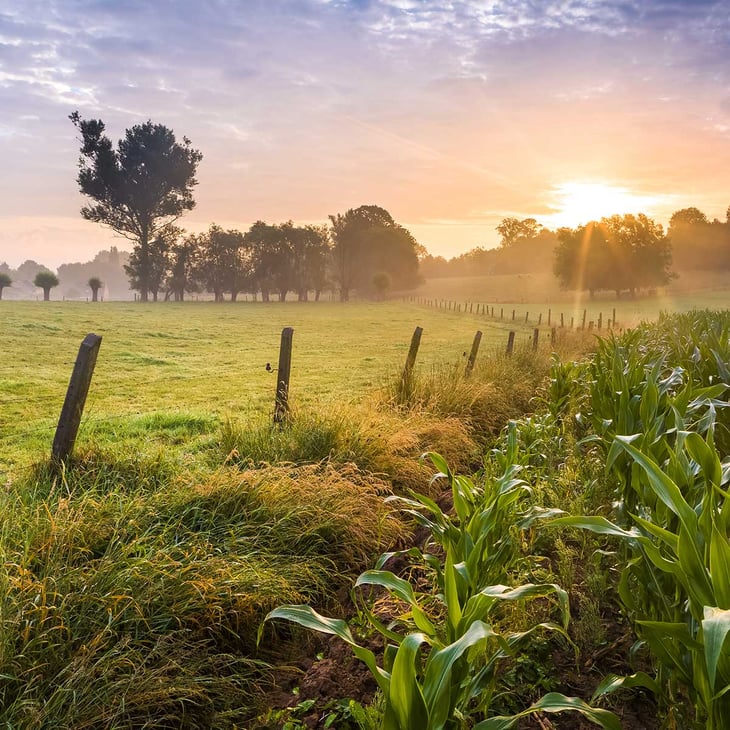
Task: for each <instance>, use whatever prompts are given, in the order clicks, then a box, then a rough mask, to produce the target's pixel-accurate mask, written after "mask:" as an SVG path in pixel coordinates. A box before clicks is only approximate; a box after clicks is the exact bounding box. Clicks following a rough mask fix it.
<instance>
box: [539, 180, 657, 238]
mask: <svg viewBox="0 0 730 730" xmlns="http://www.w3.org/2000/svg"><path fill="white" fill-rule="evenodd" d="M550 197H551V202H550V203H549V207H550V208H552V209H553V210H554V211H555V212H554V213H551V214H549V215H547V216H543V218H542V221H541V222H543V225H546V226H548V227H550V228H560V227H562V226H568V227H570V228H575V227H576V226H579V225H583V224H584V223H588V222H589V221H593V220H600V219H601V218H606V217H608V216H611V215H616V214H618V215H625V214H626V213H648V212H649V210H650V209H651V208H652V207H654V206H656V205H657V203H659V202H660V201H659V198H656V197H653V196H650V195H641V194H638V193H634V192H632V191H631V190H629V189H628V188H625V187H621V186H620V185H611V184H609V183H604V182H565V183H561V184H559V185H555V186H553V190H552V191H551V195H550Z"/></svg>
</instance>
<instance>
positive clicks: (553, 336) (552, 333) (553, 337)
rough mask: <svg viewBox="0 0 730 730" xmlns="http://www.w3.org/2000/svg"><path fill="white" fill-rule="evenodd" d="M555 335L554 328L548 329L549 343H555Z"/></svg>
mask: <svg viewBox="0 0 730 730" xmlns="http://www.w3.org/2000/svg"><path fill="white" fill-rule="evenodd" d="M556 334H557V329H556V328H555V327H552V328H551V329H550V342H555V337H556Z"/></svg>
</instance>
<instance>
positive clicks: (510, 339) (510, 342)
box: [507, 330, 515, 355]
mask: <svg viewBox="0 0 730 730" xmlns="http://www.w3.org/2000/svg"><path fill="white" fill-rule="evenodd" d="M514 349H515V333H514V331H513V330H510V332H509V334H508V335H507V354H508V355H511V354H512V350H514Z"/></svg>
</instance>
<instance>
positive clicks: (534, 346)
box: [532, 327, 540, 352]
mask: <svg viewBox="0 0 730 730" xmlns="http://www.w3.org/2000/svg"><path fill="white" fill-rule="evenodd" d="M539 341H540V328H539V327H535V329H534V331H533V333H532V351H533V352H536V351H537V343H538V342H539Z"/></svg>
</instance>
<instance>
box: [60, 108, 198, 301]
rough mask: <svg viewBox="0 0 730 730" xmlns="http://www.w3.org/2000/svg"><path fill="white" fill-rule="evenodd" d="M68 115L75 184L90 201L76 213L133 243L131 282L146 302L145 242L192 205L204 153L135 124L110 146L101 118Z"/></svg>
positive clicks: (159, 129) (161, 130)
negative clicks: (76, 146) (73, 131)
mask: <svg viewBox="0 0 730 730" xmlns="http://www.w3.org/2000/svg"><path fill="white" fill-rule="evenodd" d="M69 118H70V119H71V121H72V122H73V123H74V125H75V126H76V128H77V129H78V130H79V132H80V133H81V142H82V145H81V157H80V158H79V174H78V177H77V182H78V184H79V189H80V190H81V192H82V193H83V194H84V195H86V196H87V197H88V198H90V199H91V203H90V204H89V205H86V206H84V207H83V208H82V209H81V215H82V216H83V217H84V218H86V220H90V221H94V222H95V223H101V224H102V225H105V226H108V227H109V228H111V229H112V230H113V231H115V232H116V233H119V234H120V235H121V236H124V237H125V238H128V239H129V240H131V241H134V243H135V251H136V253H137V259H138V262H139V263H138V265H139V269H138V272H137V273H138V280H137V282H136V283H137V286H138V287H139V291H140V298H141V300H142V301H143V302H146V301H147V299H148V292H149V291H150V284H151V283H152V282H151V274H152V271H151V266H152V265H151V262H150V242H151V241H154V240H155V239H156V238H157V237H158V235H159V234H160V232H161V231H162V230H163V229H164V228H165V227H166V226H169V225H170V224H171V223H172V222H173V221H175V220H177V219H178V218H179V217H180V216H181V215H182V214H183V213H184V212H185V211H186V210H191V209H192V208H193V207H194V206H195V201H194V200H193V187H194V186H195V185H197V182H198V181H197V180H196V179H195V173H196V170H197V167H198V163H199V162H200V161H201V160H202V159H203V155H202V154H201V153H200V152H199V151H198V150H196V149H193V148H192V147H191V143H190V140H189V139H188V138H187V137H183V141H182V143H179V142H178V141H177V140H176V139H175V135H174V133H173V132H172V130H170V129H168V128H167V127H165V126H163V125H162V124H153V123H152V122H151V121H147V122H145V123H144V124H136V125H135V126H133V127H132V128H131V129H127V130H126V132H125V135H124V138H123V139H120V140H119V141H118V142H117V147H116V149H114V147H113V145H112V142H111V140H110V139H109V138H108V137H107V136H106V135H105V134H104V129H105V127H104V122H102V121H101V120H100V119H81V117H80V116H79V113H78V112H74V113H73V114H71V115H70V117H69Z"/></svg>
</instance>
